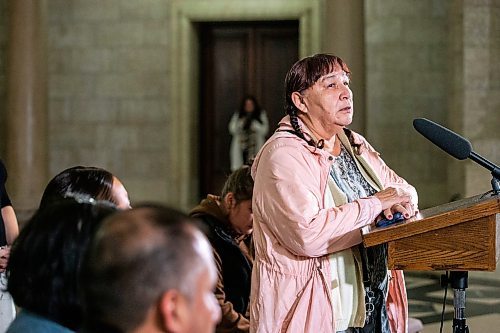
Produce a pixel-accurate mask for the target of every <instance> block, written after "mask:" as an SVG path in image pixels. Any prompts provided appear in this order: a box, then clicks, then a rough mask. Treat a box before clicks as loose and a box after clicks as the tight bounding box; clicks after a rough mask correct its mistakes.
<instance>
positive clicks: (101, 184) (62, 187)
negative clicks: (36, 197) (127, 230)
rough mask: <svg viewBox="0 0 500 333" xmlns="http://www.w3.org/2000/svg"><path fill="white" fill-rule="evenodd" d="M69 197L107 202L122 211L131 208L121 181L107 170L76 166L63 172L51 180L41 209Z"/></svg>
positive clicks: (44, 194) (43, 197) (43, 196)
mask: <svg viewBox="0 0 500 333" xmlns="http://www.w3.org/2000/svg"><path fill="white" fill-rule="evenodd" d="M68 195H77V196H78V195H83V196H88V197H90V198H93V199H94V200H105V201H109V202H111V203H113V204H115V205H116V206H117V207H118V208H120V209H127V208H130V200H129V197H128V193H127V191H126V190H125V187H124V186H123V184H122V183H121V182H120V180H119V179H118V178H117V177H115V176H113V174H112V173H111V172H109V171H107V170H105V169H102V168H97V167H87V166H75V167H71V168H68V169H65V170H63V171H62V172H60V173H59V174H57V175H56V176H55V177H54V178H52V179H51V180H50V182H49V183H48V184H47V187H46V188H45V191H44V192H43V195H42V200H41V201H40V207H43V206H45V205H47V204H48V203H49V202H50V201H53V200H58V199H61V198H65V197H66V196H68Z"/></svg>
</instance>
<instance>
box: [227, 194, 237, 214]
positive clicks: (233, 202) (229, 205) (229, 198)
mask: <svg viewBox="0 0 500 333" xmlns="http://www.w3.org/2000/svg"><path fill="white" fill-rule="evenodd" d="M224 206H226V209H227V210H229V209H231V208H234V206H236V198H235V197H234V193H233V192H229V193H228V194H226V196H225V197H224Z"/></svg>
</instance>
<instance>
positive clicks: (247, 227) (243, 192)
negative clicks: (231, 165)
mask: <svg viewBox="0 0 500 333" xmlns="http://www.w3.org/2000/svg"><path fill="white" fill-rule="evenodd" d="M252 192H253V179H252V176H251V174H250V167H249V166H242V167H240V168H239V169H236V170H235V171H234V172H232V173H231V174H230V175H229V177H228V178H227V180H226V182H225V183H224V186H223V188H222V193H221V195H220V196H215V195H212V194H209V195H207V197H206V198H205V199H203V200H202V201H201V202H200V204H199V205H198V206H196V207H195V208H193V210H192V211H191V212H190V216H192V217H195V218H197V219H199V220H201V221H202V225H203V227H202V230H204V231H205V234H206V235H207V237H208V239H209V240H210V243H211V245H212V248H213V253H214V257H215V264H216V266H217V286H216V287H215V297H216V298H217V300H218V302H219V304H220V307H221V310H222V320H221V322H220V323H219V324H218V325H217V329H216V332H217V333H229V332H238V333H242V332H248V331H249V329H250V321H249V319H248V305H249V303H250V283H251V274H252V265H253V253H252V237H251V233H252V230H253V215H252Z"/></svg>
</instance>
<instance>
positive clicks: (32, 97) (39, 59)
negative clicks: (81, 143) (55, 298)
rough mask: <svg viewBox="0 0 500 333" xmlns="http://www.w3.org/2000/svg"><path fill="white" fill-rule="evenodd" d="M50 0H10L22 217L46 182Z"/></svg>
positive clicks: (12, 182) (11, 121)
mask: <svg viewBox="0 0 500 333" xmlns="http://www.w3.org/2000/svg"><path fill="white" fill-rule="evenodd" d="M45 17H46V12H45V0H10V1H9V3H8V19H9V34H8V44H7V71H6V72H7V112H6V115H7V117H6V118H7V119H6V122H7V145H6V151H7V158H6V164H7V167H8V172H9V180H8V189H9V193H10V196H11V199H12V201H13V204H14V207H15V209H16V212H17V213H18V215H20V216H19V219H20V221H22V220H23V216H22V215H23V214H27V213H29V212H30V211H32V210H33V209H34V208H36V207H37V206H38V203H39V201H40V197H41V194H42V192H43V189H44V187H45V184H46V182H47V164H48V163H47V130H46V120H47V56H46V44H47V42H46V36H47V30H46V26H45Z"/></svg>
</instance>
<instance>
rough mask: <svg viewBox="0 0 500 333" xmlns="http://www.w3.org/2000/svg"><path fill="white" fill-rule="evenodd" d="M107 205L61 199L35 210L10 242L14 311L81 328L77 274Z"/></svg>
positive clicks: (111, 208) (107, 210)
mask: <svg viewBox="0 0 500 333" xmlns="http://www.w3.org/2000/svg"><path fill="white" fill-rule="evenodd" d="M114 211H115V208H114V206H112V205H110V204H109V202H99V201H94V200H92V199H90V200H89V199H86V198H80V197H77V198H65V199H60V200H53V201H50V202H47V204H46V205H44V206H43V207H41V208H39V209H38V210H37V211H36V212H35V214H34V215H33V217H32V218H31V219H30V220H29V221H28V222H27V223H26V225H25V226H24V228H23V229H22V230H21V233H20V234H19V237H18V238H17V239H16V240H15V242H14V244H13V246H12V250H11V253H10V258H9V263H8V265H7V276H8V287H7V290H8V291H9V293H10V294H11V295H12V298H13V299H14V302H15V303H16V305H17V306H19V307H21V308H23V309H26V310H28V311H31V312H33V313H35V314H38V315H40V316H42V317H45V318H48V319H50V320H52V321H55V322H57V323H59V324H61V325H63V326H66V327H68V328H70V329H72V330H75V331H76V330H77V329H78V328H79V326H80V325H81V320H82V309H81V302H80V300H79V296H78V285H79V282H78V275H79V271H80V266H81V262H82V258H83V254H84V252H85V251H86V248H87V246H88V244H89V241H90V239H91V237H92V236H93V234H94V233H95V232H96V230H97V228H98V226H99V225H100V223H101V221H102V220H103V219H104V218H105V217H106V216H109V215H110V214H112V213H113V212H114Z"/></svg>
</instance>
